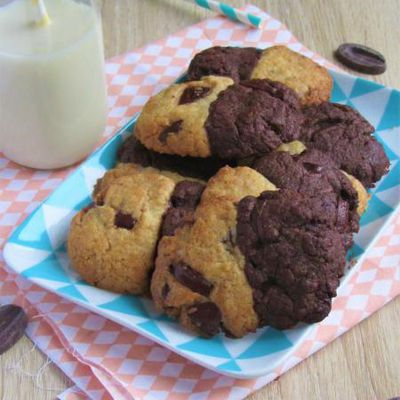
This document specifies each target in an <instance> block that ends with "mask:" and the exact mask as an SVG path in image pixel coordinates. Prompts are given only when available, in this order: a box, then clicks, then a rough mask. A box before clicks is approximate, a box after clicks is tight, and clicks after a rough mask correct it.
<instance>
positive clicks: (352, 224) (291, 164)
mask: <svg viewBox="0 0 400 400" xmlns="http://www.w3.org/2000/svg"><path fill="white" fill-rule="evenodd" d="M253 168H254V169H255V170H257V171H258V172H260V173H261V174H262V175H264V176H265V177H266V178H267V179H268V180H269V181H271V182H272V183H273V184H274V185H276V186H277V187H279V188H280V189H290V190H292V191H294V192H298V193H300V194H302V195H304V196H305V197H307V198H308V199H309V201H310V202H312V204H313V206H312V210H311V212H312V213H315V216H314V220H315V221H316V222H318V223H319V224H324V225H326V226H328V227H330V228H331V229H337V230H338V232H340V233H342V234H343V239H344V241H345V245H346V248H350V247H351V245H352V233H355V232H358V230H359V219H360V215H361V213H362V212H363V211H364V210H365V208H366V206H367V194H366V190H365V189H364V188H363V187H362V185H361V184H359V185H357V184H356V183H354V186H353V184H352V181H351V180H350V179H349V178H348V176H347V175H345V174H344V173H343V172H342V171H340V170H339V169H338V168H337V167H336V166H335V165H334V163H333V162H332V160H331V159H330V158H329V157H328V156H327V155H325V154H324V153H321V152H319V151H318V150H306V151H304V152H302V153H301V154H300V155H291V154H290V153H288V152H283V151H279V152H278V151H276V152H272V153H270V154H268V155H265V156H263V157H261V158H260V159H258V160H257V161H256V162H255V163H254V164H253ZM353 179H354V181H356V180H355V178H353ZM358 191H359V192H360V194H358Z"/></svg>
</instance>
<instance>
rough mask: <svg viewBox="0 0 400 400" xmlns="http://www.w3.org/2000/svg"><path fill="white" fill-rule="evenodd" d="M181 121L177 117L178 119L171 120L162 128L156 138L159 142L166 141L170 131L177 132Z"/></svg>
mask: <svg viewBox="0 0 400 400" xmlns="http://www.w3.org/2000/svg"><path fill="white" fill-rule="evenodd" d="M182 122H183V121H182V120H181V119H179V120H178V121H175V122H173V123H172V124H171V125H170V126H167V127H166V128H164V130H163V131H162V132H161V133H160V136H159V137H158V140H159V141H160V142H161V143H166V142H167V139H168V136H169V134H170V133H178V132H179V131H180V129H181V126H182Z"/></svg>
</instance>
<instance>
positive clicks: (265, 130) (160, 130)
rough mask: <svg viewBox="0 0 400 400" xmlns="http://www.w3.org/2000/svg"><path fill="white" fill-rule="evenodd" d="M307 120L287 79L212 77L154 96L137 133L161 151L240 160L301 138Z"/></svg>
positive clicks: (146, 143) (177, 85)
mask: <svg viewBox="0 0 400 400" xmlns="http://www.w3.org/2000/svg"><path fill="white" fill-rule="evenodd" d="M302 120H303V117H302V113H301V110H300V103H299V100H298V96H297V95H296V94H295V92H293V91H292V90H291V89H289V88H288V87H286V86H285V85H283V84H281V83H278V82H272V81H268V80H252V81H243V82H240V83H236V84H234V82H233V80H232V79H230V78H225V77H216V76H208V77H205V78H203V79H201V80H199V81H192V82H184V83H180V84H176V85H172V86H170V87H168V88H167V89H165V90H163V91H162V92H160V93H159V94H157V95H156V96H154V97H152V98H151V99H150V100H149V101H148V102H147V103H146V105H145V107H144V109H143V111H142V113H141V115H140V117H139V119H138V121H137V124H136V127H135V135H136V137H137V139H138V140H139V141H140V142H141V143H142V144H143V145H144V146H145V147H146V148H148V149H150V150H153V151H156V152H159V153H166V154H175V155H179V156H192V157H218V158H222V159H239V158H243V157H248V156H252V155H260V154H263V153H266V152H269V151H271V150H274V149H275V148H276V147H278V146H280V145H281V144H282V143H286V142H290V141H293V140H296V139H297V138H298V137H299V134H300V125H301V123H302Z"/></svg>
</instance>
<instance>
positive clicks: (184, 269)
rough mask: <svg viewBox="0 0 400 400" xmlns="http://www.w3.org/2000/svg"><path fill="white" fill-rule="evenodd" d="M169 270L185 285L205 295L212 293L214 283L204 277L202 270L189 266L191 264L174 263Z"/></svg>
mask: <svg viewBox="0 0 400 400" xmlns="http://www.w3.org/2000/svg"><path fill="white" fill-rule="evenodd" d="M169 270H170V272H171V274H172V275H173V276H174V277H175V279H176V280H177V281H178V282H179V283H181V284H182V285H183V286H186V287H187V288H189V289H190V290H192V291H193V292H196V293H199V294H201V295H203V296H209V295H210V293H211V290H212V289H213V284H212V283H211V282H209V281H208V280H207V279H206V278H204V276H203V275H202V274H201V273H200V272H198V271H195V270H194V269H193V268H191V267H189V265H187V264H184V263H174V264H172V265H171V266H170V267H169Z"/></svg>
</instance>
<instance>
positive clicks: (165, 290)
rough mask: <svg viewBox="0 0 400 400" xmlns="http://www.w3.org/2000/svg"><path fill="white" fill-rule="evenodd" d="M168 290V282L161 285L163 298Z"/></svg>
mask: <svg viewBox="0 0 400 400" xmlns="http://www.w3.org/2000/svg"><path fill="white" fill-rule="evenodd" d="M169 291H170V288H169V285H168V283H166V284H165V285H164V286H163V288H162V290H161V297H162V298H163V299H164V300H165V299H166V298H167V296H168V293H169Z"/></svg>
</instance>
